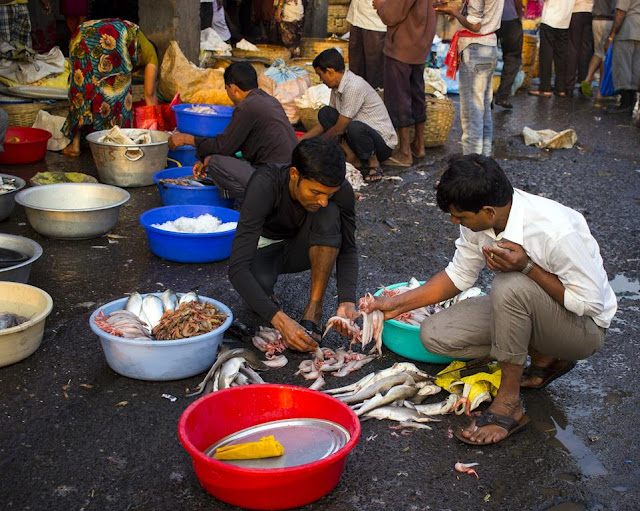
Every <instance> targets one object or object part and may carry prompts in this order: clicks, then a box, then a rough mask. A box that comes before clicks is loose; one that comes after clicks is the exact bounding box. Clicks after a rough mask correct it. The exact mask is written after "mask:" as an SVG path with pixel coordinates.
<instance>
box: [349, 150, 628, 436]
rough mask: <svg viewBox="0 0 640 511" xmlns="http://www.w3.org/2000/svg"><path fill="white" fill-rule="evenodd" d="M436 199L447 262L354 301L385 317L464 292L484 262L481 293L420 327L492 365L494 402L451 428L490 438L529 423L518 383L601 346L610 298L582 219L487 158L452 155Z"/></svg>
mask: <svg viewBox="0 0 640 511" xmlns="http://www.w3.org/2000/svg"><path fill="white" fill-rule="evenodd" d="M437 200H438V206H439V207H440V209H442V210H443V211H444V212H446V213H448V214H449V215H451V221H452V222H453V223H454V224H458V225H460V237H459V238H458V240H457V241H456V252H455V254H454V256H453V259H452V260H451V262H450V263H449V265H448V266H447V267H446V269H445V270H443V271H441V272H440V273H438V274H437V275H435V276H434V277H432V278H431V279H430V280H429V281H427V282H426V283H425V284H423V285H422V286H420V287H419V288H416V289H414V290H412V291H408V292H407V293H404V294H401V295H398V296H395V297H392V298H382V297H378V298H376V300H375V302H374V303H373V304H372V305H370V306H368V307H367V306H364V307H362V308H363V309H364V310H365V311H366V312H371V310H375V309H378V310H381V311H384V313H385V318H386V319H390V318H394V317H395V316H397V315H398V314H400V313H402V312H406V311H409V310H413V309H416V308H418V307H421V306H424V305H429V304H433V303H437V302H439V301H441V300H444V299H447V298H451V297H453V296H455V295H457V294H458V293H459V292H460V291H464V290H466V289H469V288H470V287H471V286H473V284H474V282H475V280H476V279H477V277H478V274H479V273H480V271H481V270H482V268H483V267H484V266H487V267H488V268H489V269H490V270H493V271H495V272H496V276H495V278H494V280H493V284H492V286H491V293H490V295H489V296H482V297H477V298H469V299H467V300H463V301H460V302H459V303H458V304H456V305H454V306H453V307H450V308H447V309H444V310H443V311H441V312H438V313H437V314H435V315H434V316H432V317H429V318H427V319H426V320H424V321H423V323H422V325H421V327H420V339H421V341H422V343H423V344H424V346H425V347H426V349H427V350H429V351H431V352H433V353H439V354H442V355H446V356H449V357H453V358H462V359H474V358H483V357H491V358H490V360H491V359H492V360H498V361H499V362H500V366H501V368H502V379H501V382H500V388H499V390H498V394H497V396H496V398H495V400H494V401H493V402H492V403H491V405H490V406H489V408H488V409H487V410H485V411H484V412H483V414H482V415H481V416H480V417H479V418H478V419H476V420H475V421H473V422H472V423H471V424H470V425H469V426H468V427H467V428H465V429H460V430H458V431H457V432H456V437H457V438H458V439H459V440H461V441H462V442H465V443H469V444H473V445H482V444H492V443H496V442H500V441H501V440H503V439H504V438H506V437H508V436H509V435H511V434H512V433H513V432H515V431H518V430H520V429H521V428H522V427H523V426H524V425H525V424H526V423H527V422H528V419H527V417H526V416H524V410H523V403H522V401H521V400H520V388H533V389H540V388H543V387H544V386H546V385H547V384H548V383H550V382H551V381H553V380H554V379H556V378H558V377H560V376H562V375H563V374H565V373H567V372H568V371H570V370H571V369H572V368H573V367H574V366H575V361H576V360H578V359H585V358H588V357H590V356H591V355H593V354H594V353H595V352H596V351H598V350H599V349H600V347H601V346H602V344H603V342H604V338H605V334H606V329H607V328H608V327H609V324H610V323H611V319H612V318H613V315H614V314H615V312H616V309H617V302H616V297H615V294H614V293H613V290H612V289H611V286H610V285H609V281H608V278H607V274H606V272H605V270H604V267H603V264H602V257H601V256H600V249H599V247H598V243H597V242H596V240H595V239H594V238H593V236H592V235H591V232H590V231H589V227H588V226H587V222H586V221H585V219H584V217H583V216H582V215H581V214H579V213H578V212H576V211H574V210H572V209H569V208H567V207H565V206H563V205H561V204H558V203H557V202H554V201H552V200H549V199H545V198H543V197H538V196H536V195H531V194H528V193H525V192H523V191H521V190H518V189H514V188H513V187H512V186H511V183H509V180H508V179H507V177H506V176H505V174H504V172H503V171H502V169H501V168H500V166H499V165H498V163H497V162H496V161H495V160H493V159H492V158H489V157H486V156H480V155H478V154H469V155H465V156H462V157H457V158H454V159H452V160H451V162H450V164H449V167H448V169H447V170H446V172H445V173H444V174H443V176H442V178H441V180H440V184H439V186H438V192H437ZM361 305H363V304H361ZM527 355H529V356H530V357H531V365H529V366H528V367H527V368H525V367H524V366H525V362H526V361H527ZM523 371H524V373H523Z"/></svg>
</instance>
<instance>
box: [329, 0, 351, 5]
mask: <svg viewBox="0 0 640 511" xmlns="http://www.w3.org/2000/svg"><path fill="white" fill-rule="evenodd" d="M350 3H351V0H329V5H347V6H348V5H349V4H350Z"/></svg>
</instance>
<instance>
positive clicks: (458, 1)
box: [447, 0, 464, 11]
mask: <svg viewBox="0 0 640 511" xmlns="http://www.w3.org/2000/svg"><path fill="white" fill-rule="evenodd" d="M447 4H448V5H449V7H453V8H454V9H457V10H458V11H462V6H463V4H464V0H449V2H447Z"/></svg>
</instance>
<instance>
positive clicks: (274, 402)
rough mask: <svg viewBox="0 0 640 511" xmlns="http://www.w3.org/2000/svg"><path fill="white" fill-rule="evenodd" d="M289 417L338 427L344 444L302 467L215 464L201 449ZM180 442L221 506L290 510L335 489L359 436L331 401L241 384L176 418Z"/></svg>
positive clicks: (354, 421) (351, 418)
mask: <svg viewBox="0 0 640 511" xmlns="http://www.w3.org/2000/svg"><path fill="white" fill-rule="evenodd" d="M294 418H314V419H325V420H329V421H333V422H336V423H337V424H339V425H341V426H343V427H344V428H345V429H346V430H347V431H348V432H349V435H350V439H349V440H348V441H347V443H346V444H345V445H344V446H343V447H342V448H341V449H339V450H338V451H337V452H335V453H333V454H331V455H329V456H327V457H326V458H323V459H320V460H318V461H314V462H312V463H307V464H304V465H299V466H294V467H287V468H277V469H254V468H245V467H238V466H235V465H231V464H229V463H224V462H221V461H218V460H215V459H213V458H211V457H209V456H207V455H205V454H204V451H205V450H206V449H207V448H208V447H210V446H211V445H213V444H214V443H215V442H217V441H218V440H221V439H222V438H225V437H226V436H228V435H230V434H232V433H235V432H237V431H240V430H242V429H245V428H249V427H251V426H255V425H258V424H264V423H265V422H270V421H277V420H283V419H294ZM178 436H179V438H180V442H182V445H183V446H184V448H185V449H186V450H187V452H188V453H189V454H190V455H191V459H192V461H193V468H194V469H195V472H196V476H197V477H198V480H199V481H200V484H202V486H203V487H204V489H205V490H207V491H208V492H209V493H210V494H211V495H213V496H214V497H216V498H217V499H219V500H222V501H223V502H227V503H228V504H232V505H234V506H239V507H243V508H247V509H290V508H296V507H301V506H304V505H306V504H309V503H310V502H313V501H315V500H318V499H319V498H321V497H323V496H324V495H326V494H327V493H329V492H330V491H331V490H333V488H335V487H336V485H337V484H338V481H340V477H341V476H342V471H343V469H344V464H345V461H346V458H347V454H349V452H350V451H351V450H352V449H353V448H354V447H355V446H356V444H357V443H358V440H359V438H360V421H359V420H358V417H356V415H355V413H353V411H352V410H351V409H350V408H349V407H348V406H347V405H345V404H344V403H342V402H340V401H338V400H337V399H335V398H333V397H331V396H329V395H327V394H323V393H322V392H317V391H315V390H309V389H306V388H303V387H295V386H292V385H273V384H263V385H246V386H241V387H233V388H229V389H224V390H220V391H217V392H214V393H212V394H209V395H207V396H205V397H202V398H200V399H198V400H197V401H196V402H195V403H193V404H191V405H190V406H189V407H188V408H187V409H186V410H185V411H184V412H183V414H182V416H181V417H180V423H179V425H178Z"/></svg>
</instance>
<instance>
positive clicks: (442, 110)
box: [424, 98, 456, 147]
mask: <svg viewBox="0 0 640 511" xmlns="http://www.w3.org/2000/svg"><path fill="white" fill-rule="evenodd" d="M455 112H456V109H455V106H454V105H453V101H451V100H450V99H449V98H442V99H438V98H427V122H425V125H424V146H425V147H437V146H441V145H443V144H444V143H445V142H446V141H447V138H448V137H449V132H450V131H451V126H452V125H453V116H454V114H455Z"/></svg>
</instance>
